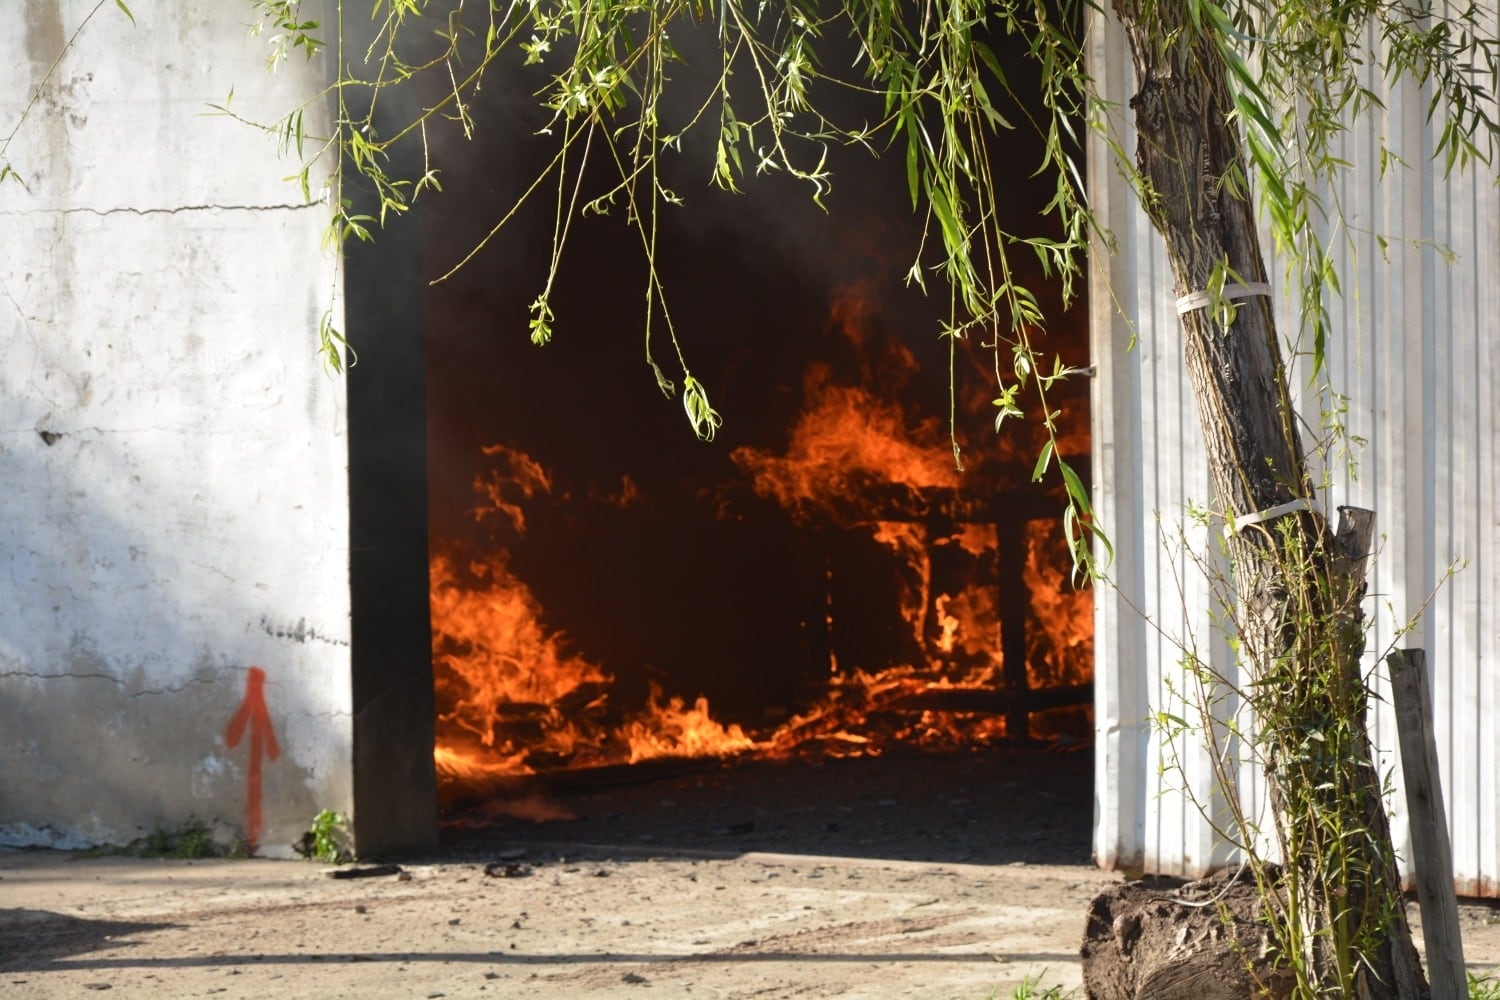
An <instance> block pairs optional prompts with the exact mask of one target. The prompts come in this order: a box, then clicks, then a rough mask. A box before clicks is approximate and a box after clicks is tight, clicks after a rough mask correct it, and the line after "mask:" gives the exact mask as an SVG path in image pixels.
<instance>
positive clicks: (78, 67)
mask: <svg viewBox="0 0 1500 1000" xmlns="http://www.w3.org/2000/svg"><path fill="white" fill-rule="evenodd" d="M95 6H96V4H95V2H94V0H86V2H85V0H24V2H19V3H6V4H4V5H3V6H0V140H3V137H4V136H5V135H6V134H7V133H9V132H10V130H11V129H12V127H15V126H16V125H17V122H18V120H19V117H20V115H21V112H22V111H23V109H24V108H25V107H26V104H27V102H28V101H29V100H30V98H31V95H32V94H33V93H35V92H37V87H38V84H39V83H40V81H41V80H42V78H43V77H44V76H45V75H46V73H47V71H48V68H49V67H50V66H51V65H52V63H53V61H54V60H56V59H57V58H58V56H59V54H60V53H62V52H63V49H64V47H65V45H66V43H67V41H68V39H69V38H70V37H72V36H73V34H74V32H75V31H78V35H77V38H76V40H75V41H74V43H73V46H72V47H71V48H70V49H68V50H67V52H66V54H64V55H63V57H62V60H61V62H60V63H58V65H57V66H56V68H55V69H54V70H53V71H52V75H51V77H50V79H48V80H47V82H46V84H45V85H43V86H42V87H41V89H40V92H39V95H38V98H37V100H36V103H35V104H34V105H33V106H32V107H31V108H30V112H29V114H28V115H27V116H26V119H25V120H24V121H22V122H20V124H19V127H18V128H17V131H16V132H15V136H14V139H13V141H12V142H11V143H10V145H9V147H8V148H7V149H6V150H5V151H4V155H5V156H6V157H7V158H8V159H9V161H10V162H11V164H12V166H13V167H14V168H15V170H16V171H17V172H18V173H19V175H20V176H21V178H22V179H23V180H24V182H25V186H24V187H23V186H22V185H21V184H17V183H14V182H13V181H10V182H6V183H4V184H0V234H3V235H0V345H3V351H4V355H3V364H0V484H3V490H0V844H10V845H18V844H45V845H52V846H59V847H69V846H77V845H82V844H88V843H106V842H107V843H123V842H126V841H129V840H130V839H132V838H134V837H138V836H140V835H142V834H144V833H146V832H149V831H152V830H155V829H159V828H167V829H170V828H173V827H176V826H178V825H180V824H182V823H184V822H185V821H187V820H188V819H189V818H190V817H196V818H199V819H202V820H205V821H216V822H218V823H219V824H221V832H222V834H223V835H225V836H236V835H237V836H243V835H244V834H245V832H246V816H247V813H246V810H247V796H248V791H249V790H248V787H247V778H248V767H249V751H250V748H249V746H248V743H249V740H248V738H246V739H245V740H244V741H243V742H241V744H240V745H239V746H238V747H237V748H230V747H228V746H227V745H226V744H225V729H226V725H227V724H228V723H229V721H230V719H231V717H232V716H233V714H234V713H235V711H236V709H237V708H238V707H239V705H240V703H241V699H242V698H243V696H244V693H245V690H246V684H247V678H248V676H249V673H248V671H249V668H250V667H251V666H252V665H254V666H259V667H262V668H263V669H264V671H265V673H266V678H267V683H266V702H267V705H268V708H269V712H270V716H271V718H272V722H273V725H274V731H275V736H276V739H277V740H278V741H279V745H280V750H281V754H280V756H279V757H278V758H277V759H276V760H274V761H271V760H267V761H265V763H264V765H263V785H262V795H263V802H264V804H263V808H264V825H263V828H262V830H261V834H260V842H261V844H262V845H263V846H264V849H265V851H266V852H267V853H271V852H274V851H277V850H280V849H284V846H285V845H287V844H289V843H290V841H291V840H293V839H294V838H295V837H296V836H297V834H298V833H299V832H300V831H302V830H305V829H306V828H307V826H308V824H309V822H310V820H311V819H312V817H313V816H314V814H315V813H316V812H317V811H318V810H319V809H323V808H333V809H340V810H344V811H347V810H348V809H349V808H350V799H351V791H350V789H351V775H350V763H349V762H350V753H351V750H350V711H349V707H350V676H349V642H348V636H349V586H348V496H347V484H346V478H345V472H346V464H347V463H346V457H345V452H346V440H345V432H344V402H343V400H344V389H343V383H342V380H341V379H340V378H336V377H333V376H331V375H330V374H329V373H328V372H327V371H326V370H324V368H323V367H322V365H321V362H320V361H319V360H318V358H317V357H316V356H315V350H314V347H315V331H316V329H317V322H318V318H319V316H320V315H321V313H322V312H323V310H324V309H325V308H328V307H329V306H330V304H332V303H331V301H330V298H329V296H330V294H331V289H332V288H333V271H332V261H331V260H330V259H329V258H327V257H326V256H324V255H321V254H320V252H319V249H318V248H319V240H320V233H321V230H322V226H323V223H324V220H325V212H324V209H323V207H322V206H320V205H311V206H309V205H304V204H302V203H301V202H302V199H301V196H300V193H299V192H298V190H297V188H296V186H295V185H293V184H289V183H286V182H285V181H283V180H282V178H283V177H285V176H286V175H287V174H289V173H292V172H293V170H294V166H293V164H292V163H291V162H290V161H281V160H279V159H278V155H277V151H276V148H275V144H274V142H273V141H272V140H271V139H269V138H268V137H266V136H265V135H263V134H261V133H259V132H257V131H254V130H252V129H250V128H247V127H246V126H244V125H241V124H236V123H235V122H232V121H230V120H228V119H226V118H223V117H212V116H209V115H208V114H207V112H208V105H209V104H210V103H215V102H223V101H224V99H225V97H226V96H227V95H228V94H229V92H230V90H231V88H233V91H234V104H233V106H234V108H235V110H236V111H238V112H239V113H241V114H243V115H245V116H247V117H250V118H256V119H271V118H274V117H276V116H278V115H280V114H282V113H285V112H286V111H288V110H290V109H291V108H292V107H294V106H296V105H297V104H298V103H300V102H301V101H304V100H307V99H308V98H310V97H311V96H312V95H314V94H315V93H316V92H317V91H318V89H319V88H320V87H321V86H322V84H323V75H324V73H325V72H326V70H325V68H324V67H323V66H322V65H321V64H319V63H314V64H312V65H307V64H305V63H304V62H303V61H302V60H301V59H300V58H299V59H297V60H294V61H293V62H291V63H289V64H286V65H284V66H283V67H282V68H281V69H280V70H278V72H277V73H276V74H275V75H268V74H267V72H266V70H265V62H266V55H267V52H268V50H267V48H266V42H265V40H264V39H256V38H252V37H250V34H249V30H248V28H247V24H248V22H249V21H250V19H251V16H250V5H249V4H247V3H228V2H223V0H213V2H198V3H180V4H179V3H173V4H157V3H139V2H137V3H131V4H130V7H131V8H132V10H133V12H134V14H135V17H136V22H137V23H136V24H135V25H133V26H132V24H131V23H130V21H129V20H128V19H127V18H126V17H125V16H124V15H123V14H122V13H121V12H120V11H119V10H118V9H117V8H116V7H115V5H114V4H108V3H106V4H103V5H101V6H100V9H99V11H98V13H97V14H96V15H95V16H94V18H93V20H92V21H90V22H89V23H87V24H86V25H85V26H83V27H82V30H81V31H80V30H79V28H80V25H81V24H83V21H84V19H85V17H86V16H87V15H88V13H89V12H90V11H91V10H92V9H94V8H95Z"/></svg>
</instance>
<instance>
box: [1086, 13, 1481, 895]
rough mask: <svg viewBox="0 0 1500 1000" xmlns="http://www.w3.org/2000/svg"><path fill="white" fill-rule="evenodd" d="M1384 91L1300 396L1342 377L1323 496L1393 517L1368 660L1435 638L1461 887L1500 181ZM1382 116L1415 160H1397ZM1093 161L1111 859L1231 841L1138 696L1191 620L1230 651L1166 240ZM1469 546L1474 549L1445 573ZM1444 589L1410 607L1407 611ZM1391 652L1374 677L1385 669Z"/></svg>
mask: <svg viewBox="0 0 1500 1000" xmlns="http://www.w3.org/2000/svg"><path fill="white" fill-rule="evenodd" d="M1497 29H1500V26H1497ZM1089 51H1090V58H1091V60H1092V66H1093V71H1094V75H1095V78H1096V80H1098V81H1100V85H1101V87H1102V88H1103V89H1104V92H1105V94H1106V96H1108V97H1110V98H1111V99H1112V100H1114V101H1116V102H1117V103H1118V105H1119V106H1120V107H1121V108H1122V109H1123V108H1124V106H1125V105H1126V103H1127V102H1128V100H1129V98H1130V96H1131V94H1132V93H1133V82H1132V80H1131V79H1130V73H1131V69H1130V59H1129V53H1128V49H1127V48H1126V45H1125V42H1124V39H1123V37H1122V36H1121V35H1120V34H1119V32H1118V30H1117V29H1116V28H1115V27H1114V26H1113V25H1107V26H1104V27H1103V28H1100V26H1097V25H1096V26H1095V30H1094V31H1093V32H1092V35H1091V40H1090V50H1089ZM1376 82H1378V81H1376ZM1375 89H1376V90H1377V91H1378V92H1379V91H1382V90H1383V87H1380V86H1377V87H1376V88H1375ZM1383 97H1384V99H1385V102H1386V110H1385V113H1384V116H1383V120H1381V121H1377V122H1374V123H1372V124H1371V125H1370V126H1368V127H1367V128H1365V129H1362V130H1361V131H1359V132H1358V133H1355V134H1351V135H1349V136H1347V137H1345V139H1344V140H1343V143H1342V148H1341V149H1340V154H1341V155H1342V156H1343V157H1344V158H1345V159H1347V160H1349V161H1350V162H1351V163H1352V164H1353V165H1354V167H1353V170H1352V171H1351V172H1350V173H1349V174H1348V176H1347V178H1346V179H1345V181H1344V182H1343V184H1342V186H1341V187H1340V189H1339V190H1338V191H1337V192H1334V193H1333V194H1332V195H1331V196H1330V200H1334V199H1336V201H1337V204H1338V206H1339V208H1340V209H1341V211H1342V216H1343V220H1344V223H1343V224H1344V225H1347V227H1348V228H1347V229H1342V228H1338V226H1337V224H1335V223H1330V224H1329V228H1328V231H1327V239H1328V241H1329V243H1330V245H1334V246H1336V247H1338V253H1339V257H1340V264H1341V273H1342V274H1343V275H1344V295H1343V296H1342V297H1341V298H1335V299H1333V300H1332V301H1331V302H1330V306H1331V312H1332V320H1333V327H1334V330H1335V338H1334V341H1333V342H1332V343H1330V345H1329V353H1328V359H1327V366H1326V370H1325V374H1324V376H1322V377H1321V378H1320V379H1318V380H1317V381H1313V380H1312V379H1311V377H1310V376H1311V366H1310V362H1309V359H1308V358H1307V357H1306V356H1302V357H1300V358H1299V359H1298V360H1297V362H1296V365H1295V367H1294V373H1293V377H1294V379H1295V380H1296V383H1297V391H1298V393H1299V396H1300V399H1301V404H1302V411H1303V415H1304V417H1309V416H1310V417H1311V418H1312V419H1313V424H1312V426H1311V427H1310V428H1309V434H1310V436H1317V435H1318V434H1319V433H1320V432H1319V428H1318V424H1317V417H1316V415H1317V413H1318V412H1319V411H1320V409H1322V408H1323V407H1325V406H1328V405H1330V404H1333V403H1336V402H1337V400H1338V399H1339V396H1337V395H1336V394H1342V396H1343V397H1347V410H1346V411H1345V412H1344V414H1343V421H1344V428H1345V431H1346V433H1347V435H1348V441H1349V450H1350V454H1349V456H1348V459H1352V468H1353V469H1354V473H1353V475H1351V474H1350V472H1349V469H1350V464H1351V463H1350V462H1349V461H1348V459H1346V457H1345V456H1343V455H1341V454H1338V453H1335V455H1334V457H1333V458H1331V459H1330V461H1329V463H1328V464H1329V469H1328V473H1329V480H1330V485H1329V488H1328V491H1327V497H1326V499H1327V503H1328V506H1329V509H1330V510H1332V509H1333V508H1335V507H1336V506H1338V505H1340V504H1351V505H1355V506H1361V507H1369V508H1372V509H1374V510H1375V511H1376V512H1377V516H1378V518H1379V520H1378V532H1379V535H1380V537H1381V539H1382V541H1381V548H1380V551H1379V553H1378V557H1377V560H1376V562H1375V564H1374V566H1373V568H1372V575H1371V588H1370V589H1371V599H1370V601H1369V602H1368V604H1367V608H1368V610H1369V612H1370V613H1371V614H1372V616H1373V619H1374V621H1373V628H1372V632H1371V637H1370V650H1371V652H1370V656H1369V659H1368V664H1369V666H1370V668H1371V669H1372V670H1374V669H1375V667H1376V657H1377V656H1378V655H1379V654H1380V653H1383V652H1384V651H1385V650H1386V649H1388V648H1389V647H1390V646H1391V645H1392V644H1393V643H1397V642H1399V644H1400V645H1403V646H1413V647H1420V648H1425V649H1426V650H1427V651H1428V657H1429V665H1430V668H1431V670H1432V672H1433V680H1434V695H1435V702H1436V712H1437V726H1438V731H1439V734H1440V736H1439V739H1440V745H1439V752H1440V754H1441V756H1442V774H1443V780H1444V788H1445V793H1446V798H1447V803H1448V811H1449V815H1450V828H1451V832H1452V839H1453V847H1454V860H1455V866H1456V875H1457V879H1458V883H1459V888H1460V890H1461V891H1462V892H1465V893H1468V894H1475V895H1479V894H1482V895H1491V896H1493V895H1497V894H1500V877H1497V873H1500V726H1497V725H1495V724H1493V723H1490V724H1486V722H1487V720H1490V719H1492V718H1494V717H1495V714H1496V712H1497V710H1500V625H1497V622H1500V616H1497V614H1496V613H1493V612H1492V611H1491V609H1494V608H1496V607H1497V603H1496V602H1497V600H1500V547H1497V546H1500V506H1497V505H1496V503H1495V496H1496V489H1497V487H1500V398H1497V393H1496V388H1495V379H1496V375H1497V368H1496V364H1497V361H1500V359H1497V356H1496V355H1497V347H1496V344H1495V341H1496V339H1497V336H1500V187H1497V185H1496V184H1495V183H1494V178H1493V173H1490V174H1486V173H1484V172H1483V169H1481V171H1480V172H1479V173H1478V174H1477V175H1476V174H1469V175H1465V176H1461V177H1453V178H1445V177H1444V176H1443V172H1442V169H1441V165H1433V164H1432V163H1431V162H1430V159H1429V156H1430V151H1431V149H1432V146H1433V133H1432V132H1431V131H1430V129H1429V128H1428V127H1427V125H1426V123H1425V122H1424V120H1423V116H1424V114H1425V109H1426V103H1427V97H1426V95H1424V94H1422V93H1412V92H1408V91H1405V90H1398V91H1393V92H1390V93H1385V94H1383ZM1119 121H1120V138H1121V141H1122V144H1123V145H1124V148H1126V149H1132V148H1133V141H1134V139H1133V135H1132V134H1131V133H1130V130H1129V123H1128V121H1126V120H1125V116H1124V115H1123V114H1122V115H1121V117H1120V119H1119ZM1382 135H1383V136H1387V137H1389V142H1390V144H1391V147H1392V148H1393V149H1394V150H1396V151H1397V152H1399V153H1400V155H1401V157H1402V158H1403V159H1404V160H1405V162H1406V164H1407V165H1406V166H1405V167H1395V168H1393V169H1390V170H1387V171H1386V172H1384V173H1383V174H1382V170H1381V167H1382V157H1381V147H1380V136H1382ZM1090 169H1091V174H1090V176H1091V178H1092V184H1093V197H1094V203H1095V207H1096V209H1097V210H1098V211H1099V212H1100V213H1101V216H1102V217H1103V219H1104V220H1105V222H1106V223H1107V224H1108V225H1109V226H1110V228H1111V230H1112V231H1113V233H1114V234H1115V236H1116V238H1117V240H1118V241H1119V245H1118V253H1117V254H1116V255H1115V256H1113V257H1110V258H1109V259H1108V261H1107V263H1106V262H1103V261H1101V262H1100V264H1099V266H1097V267H1096V270H1095V273H1094V275H1093V278H1092V284H1091V294H1092V296H1093V317H1094V323H1093V326H1094V357H1095V362H1096V364H1097V366H1098V377H1097V379H1096V383H1095V399H1094V404H1095V409H1094V413H1095V435H1094V447H1095V452H1094V468H1095V470H1096V475H1095V481H1096V487H1095V489H1096V506H1097V513H1098V516H1099V520H1100V523H1101V526H1102V527H1103V528H1104V530H1105V531H1106V532H1107V533H1108V534H1109V537H1110V538H1111V540H1112V541H1113V543H1114V545H1115V550H1116V552H1115V555H1116V558H1115V562H1114V564H1113V565H1112V566H1111V568H1110V570H1109V576H1110V584H1112V585H1113V587H1111V586H1110V585H1103V586H1101V587H1100V588H1099V590H1098V592H1097V594H1096V598H1095V609H1096V611H1095V613H1096V630H1097V631H1096V635H1097V640H1096V648H1097V650H1098V660H1099V662H1098V665H1097V679H1096V690H1097V692H1098V706H1097V720H1098V725H1099V728H1100V733H1099V743H1098V751H1097V752H1098V763H1097V774H1098V786H1097V787H1098V793H1097V794H1098V800H1099V819H1098V822H1097V823H1096V828H1095V846H1096V854H1097V856H1098V859H1099V861H1100V863H1101V864H1104V865H1106V866H1108V867H1123V868H1144V869H1146V870H1149V871H1154V872H1162V873H1176V874H1195V873H1198V872H1201V871H1203V870H1205V869H1208V868H1212V867H1215V866H1216V865H1219V864H1222V863H1223V862H1224V861H1225V859H1226V858H1228V857H1229V854H1228V853H1227V852H1226V850H1225V848H1224V846H1223V845H1222V844H1217V845H1216V844H1215V842H1214V840H1213V838H1212V836H1211V833H1210V827H1209V825H1208V823H1207V822H1206V821H1205V820H1204V819H1203V817H1202V815H1201V812H1200V810H1199V809H1198V808H1197V806H1195V804H1194V803H1195V801H1197V802H1203V803H1210V799H1209V794H1210V791H1211V788H1212V781H1211V774H1210V767H1209V759H1208V757H1207V755H1206V754H1204V753H1202V752H1201V751H1197V750H1191V751H1189V752H1188V753H1187V754H1186V756H1185V757H1183V758H1182V760H1181V763H1182V765H1183V766H1182V768H1181V772H1180V773H1175V772H1174V770H1173V768H1172V767H1171V766H1170V765H1171V763H1172V760H1173V751H1172V748H1171V746H1169V745H1168V742H1167V741H1166V739H1165V737H1164V736H1163V734H1162V733H1161V732H1160V731H1158V730H1155V729H1153V728H1152V726H1151V725H1150V724H1149V723H1148V721H1147V720H1148V718H1149V717H1150V715H1151V714H1152V713H1155V712H1160V711H1172V712H1176V711H1177V708H1176V707H1174V706H1175V705H1176V704H1177V699H1178V698H1179V697H1180V695H1181V693H1182V692H1183V691H1184V690H1185V687H1184V685H1185V677H1184V674H1183V671H1182V669H1181V666H1180V660H1181V649H1180V644H1181V643H1183V642H1188V643H1196V644H1197V645H1198V648H1199V649H1200V650H1206V651H1208V655H1210V656H1211V657H1212V658H1213V662H1214V663H1215V665H1216V667H1218V668H1221V669H1224V670H1230V669H1232V668H1231V667H1230V665H1229V660H1228V652H1227V650H1226V648H1225V647H1224V645H1223V643H1222V641H1219V640H1216V639H1215V638H1214V634H1215V630H1214V629H1213V628H1212V618H1213V615H1214V609H1213V607H1212V606H1211V603H1210V601H1209V597H1208V589H1207V587H1206V585H1205V583H1204V582H1203V575H1202V571H1201V569H1200V568H1199V566H1198V560H1200V559H1203V558H1212V557H1213V554H1214V553H1215V552H1216V550H1217V546H1216V545H1215V544H1213V542H1212V540H1211V538H1210V537H1209V535H1208V534H1207V533H1206V531H1207V529H1205V528H1204V527H1202V526H1199V525H1194V524H1193V523H1192V522H1191V519H1190V518H1189V517H1188V516H1187V515H1186V511H1187V509H1188V508H1189V507H1190V506H1191V505H1193V504H1198V505H1207V503H1208V501H1209V492H1208V490H1209V488H1208V481H1207V475H1206V467H1205V460H1204V458H1203V453H1202V447H1201V444H1200V432H1199V428H1198V421H1197V413H1196V409H1195V405H1194V403H1193V400H1192V399H1191V393H1190V391H1189V389H1188V386H1187V385H1186V382H1185V379H1184V376H1183V372H1182V361H1181V344H1180V335H1179V331H1178V327H1177V318H1176V314H1175V310H1174V309H1173V306H1172V298H1173V290H1172V288H1171V277H1170V273H1169V271H1168V269H1167V266H1166V263H1165V259H1164V255H1163V251H1162V248H1161V243H1160V240H1159V238H1158V237H1157V236H1156V234H1155V233H1154V232H1153V231H1152V230H1151V228H1150V225H1149V223H1148V222H1147V221H1146V219H1145V218H1144V216H1143V215H1142V214H1141V213H1140V210H1139V208H1138V206H1137V205H1136V204H1135V201H1134V198H1133V196H1132V195H1131V193H1130V191H1129V189H1128V187H1127V185H1126V183H1125V181H1124V180H1123V179H1122V178H1121V177H1120V176H1119V173H1118V171H1117V170H1116V169H1115V167H1114V166H1113V164H1112V161H1111V159H1110V154H1108V153H1107V152H1106V151H1105V150H1103V149H1102V147H1101V148H1099V149H1095V150H1093V151H1092V152H1091V161H1090ZM1382 236H1385V237H1389V242H1382V238H1381V237H1382ZM1403 238H1404V239H1403ZM1271 266H1272V269H1273V271H1276V270H1277V265H1275V264H1274V263H1273V264H1272V265H1271ZM1275 277H1276V278H1277V279H1278V282H1277V283H1278V285H1279V279H1280V278H1281V275H1280V274H1279V273H1278V274H1276V275H1275ZM1290 297H1291V296H1289V295H1287V294H1284V293H1283V292H1282V290H1281V289H1280V288H1279V287H1278V289H1277V293H1276V299H1277V302H1278V307H1279V308H1280V309H1281V311H1282V313H1283V319H1282V322H1283V329H1284V331H1293V330H1294V326H1293V324H1292V318H1291V317H1290V316H1287V315H1285V313H1286V309H1285V304H1286V302H1287V301H1288V300H1289V299H1290ZM1132 337H1135V338H1138V341H1137V344H1136V347H1135V348H1134V350H1131V349H1129V343H1130V341H1131V339H1132ZM1295 346H1296V347H1298V348H1299V349H1301V350H1303V351H1304V352H1305V351H1306V350H1307V348H1308V347H1309V346H1310V345H1295ZM1456 560H1463V561H1465V566H1464V568H1463V570H1462V571H1461V572H1460V573H1458V574H1457V575H1456V576H1454V577H1453V578H1452V579H1448V580H1446V581H1445V577H1446V576H1447V571H1448V568H1449V566H1450V564H1452V563H1453V562H1455V561H1456ZM1440 584H1441V586H1439V585H1440ZM1434 591H1435V596H1433V595H1434ZM1430 596H1431V598H1432V599H1431V604H1430V605H1429V606H1428V608H1427V610H1426V613H1425V616H1424V617H1423V618H1422V620H1421V621H1420V623H1419V624H1418V626H1417V627H1416V628H1415V630H1413V631H1412V632H1411V633H1410V634H1407V635H1404V636H1403V635H1400V629H1401V628H1402V626H1403V625H1404V623H1405V622H1406V621H1407V619H1408V618H1410V616H1412V615H1414V614H1416V613H1417V612H1418V611H1419V610H1420V609H1421V607H1422V605H1423V603H1424V602H1426V601H1427V600H1428V598H1429V597H1430ZM1398 637H1399V638H1398ZM1376 676H1377V678H1380V680H1379V682H1378V684H1377V688H1378V689H1381V690H1383V689H1384V680H1383V669H1382V670H1378V671H1376ZM1228 708H1232V706H1226V709H1228ZM1373 731H1374V738H1375V741H1376V744H1377V746H1378V747H1380V748H1382V761H1383V762H1384V763H1385V765H1386V766H1387V767H1388V768H1395V766H1396V764H1395V760H1394V756H1393V754H1391V753H1390V752H1389V751H1390V750H1391V749H1392V748H1394V746H1395V734H1394V725H1393V722H1392V719H1391V715H1390V711H1389V706H1388V705H1387V704H1384V703H1382V704H1380V705H1379V706H1377V711H1376V713H1375V719H1374V730H1373ZM1245 773H1246V776H1247V777H1248V776H1250V775H1253V767H1247V768H1246V769H1245ZM1398 777H1399V775H1398ZM1184 789H1186V794H1185V793H1184ZM1243 792H1244V795H1245V797H1246V799H1247V802H1246V805H1247V807H1248V808H1249V810H1250V811H1251V812H1252V813H1253V812H1254V811H1255V810H1256V809H1262V808H1263V807H1264V803H1263V800H1262V798H1261V797H1262V796H1263V789H1261V788H1259V787H1258V784H1257V783H1255V782H1253V781H1252V782H1250V783H1249V784H1247V785H1246V786H1245V787H1244V788H1243ZM1392 806H1393V808H1392V813H1393V832H1394V833H1395V835H1396V836H1397V838H1398V843H1400V842H1404V839H1405V834H1406V824H1405V818H1404V815H1403V813H1404V807H1403V803H1402V802H1401V801H1400V799H1399V797H1398V798H1397V799H1396V801H1394V802H1393V803H1392ZM1210 808H1212V805H1211V803H1210Z"/></svg>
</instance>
